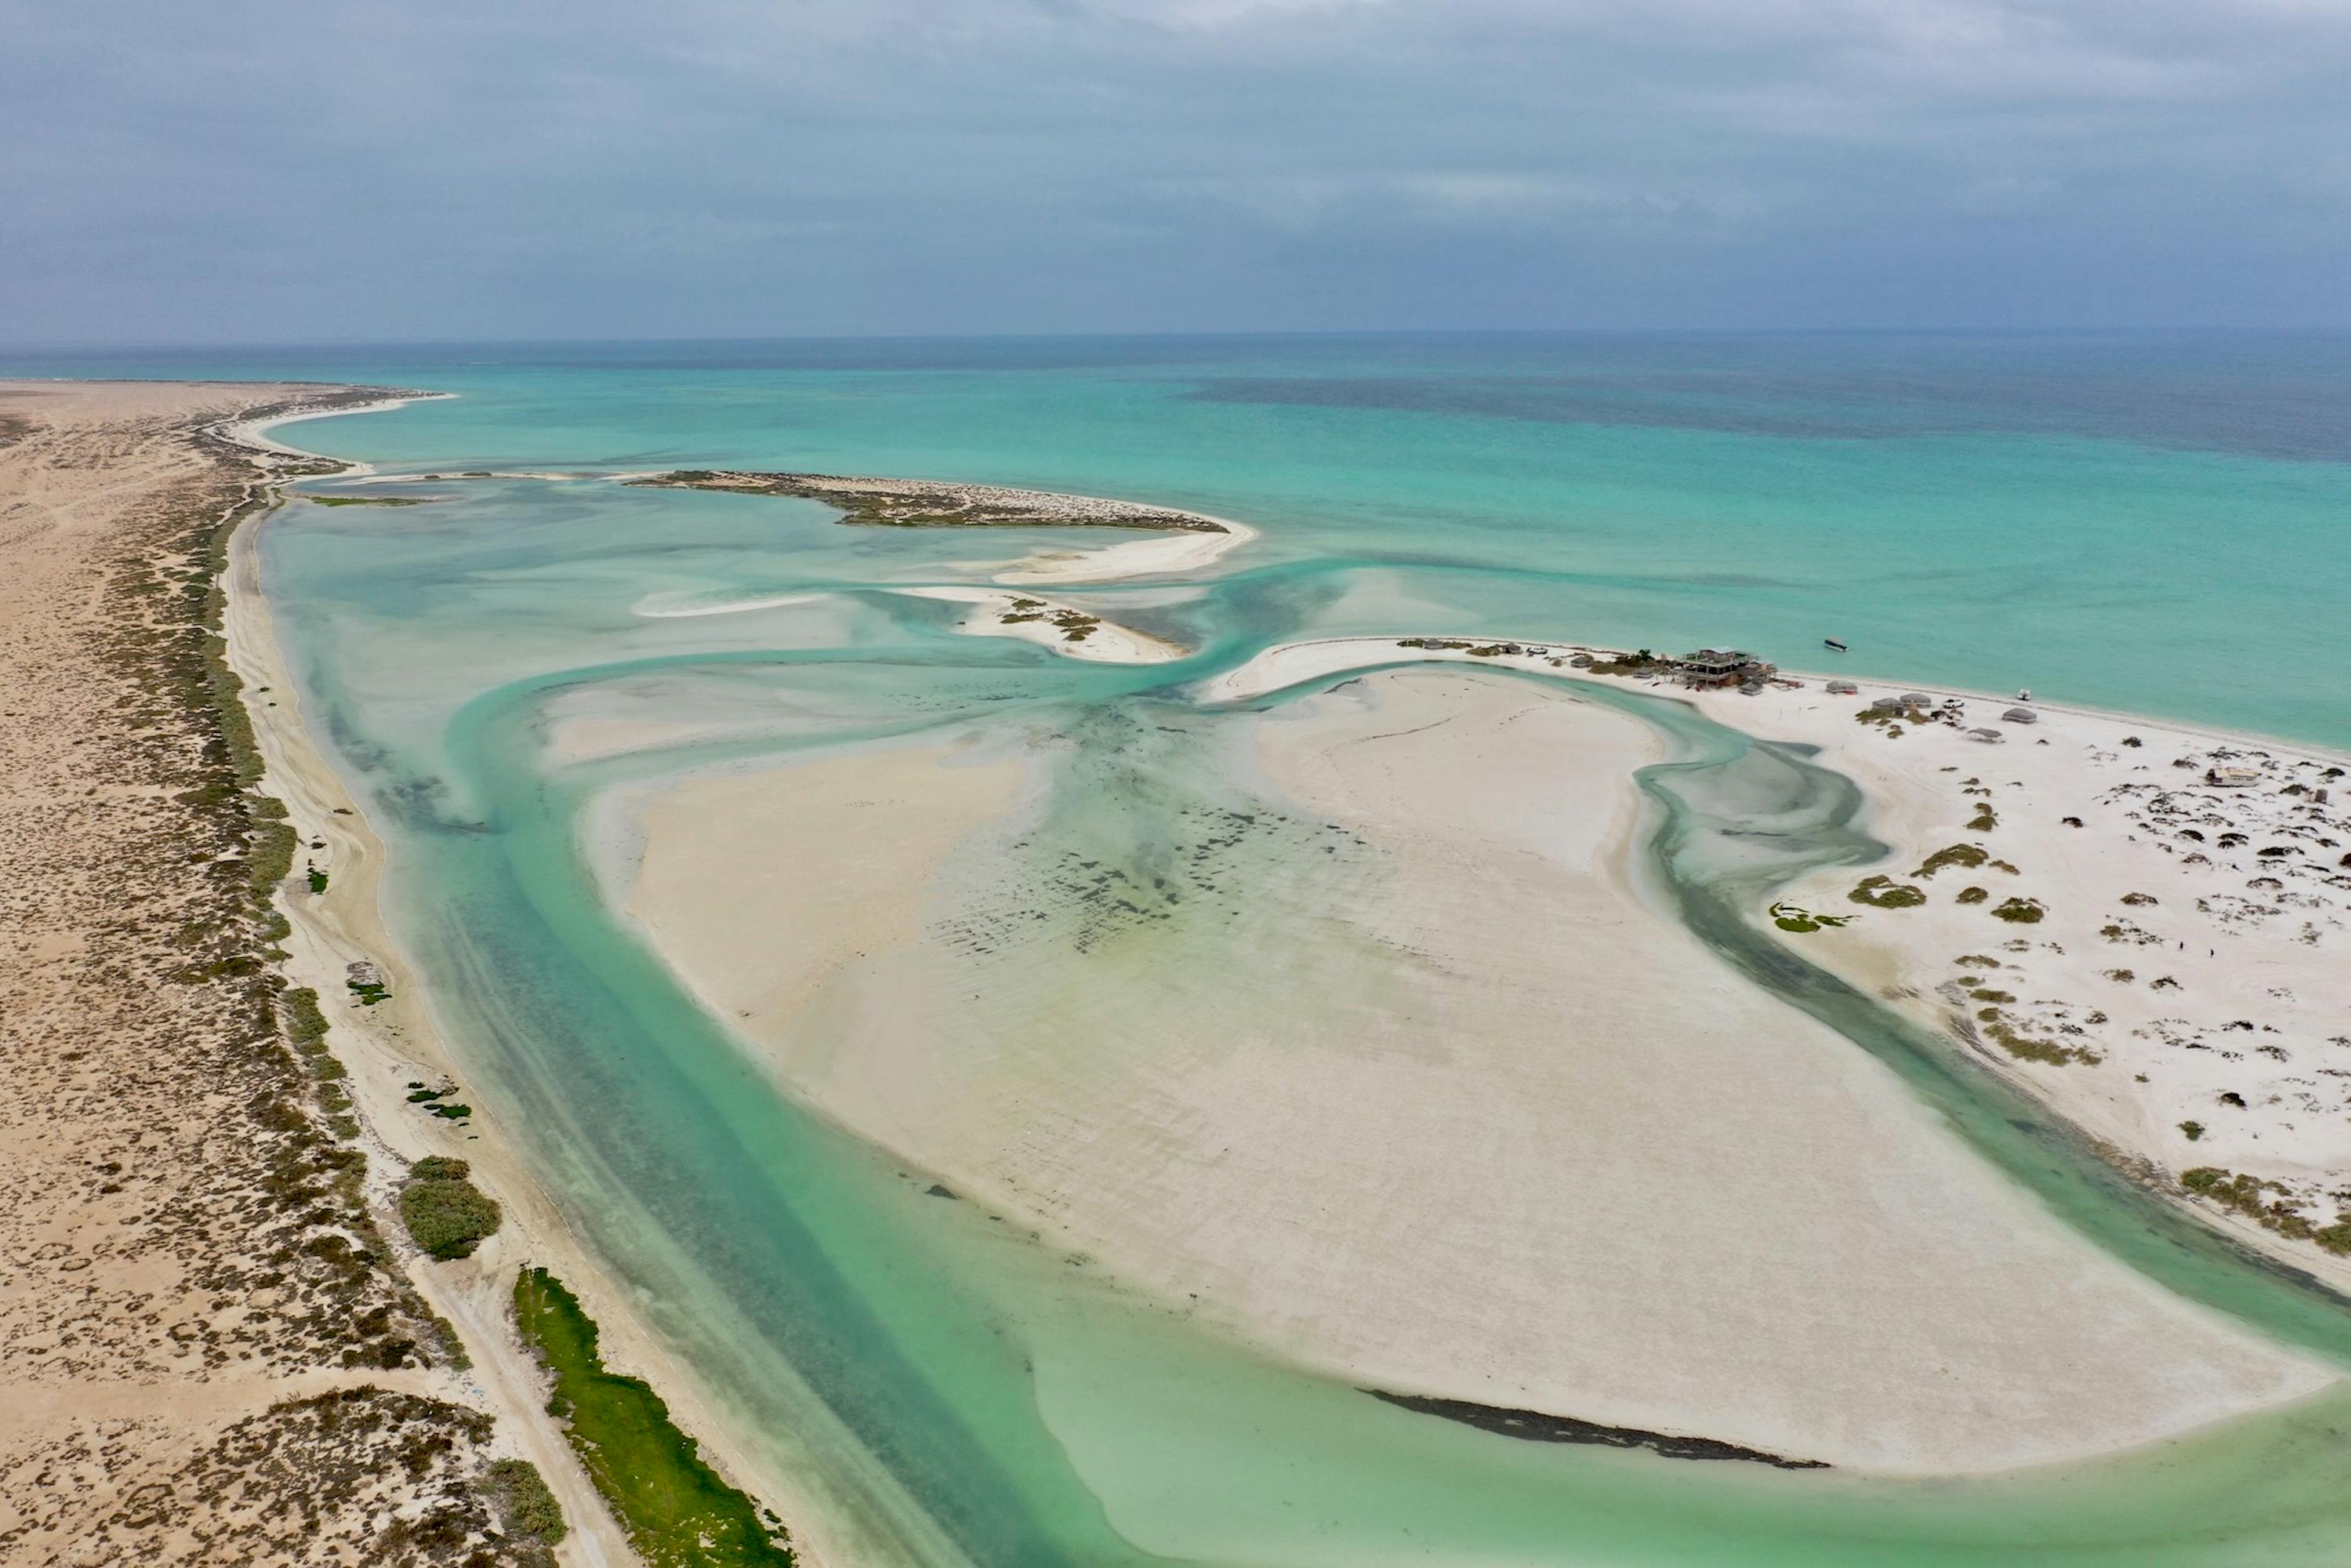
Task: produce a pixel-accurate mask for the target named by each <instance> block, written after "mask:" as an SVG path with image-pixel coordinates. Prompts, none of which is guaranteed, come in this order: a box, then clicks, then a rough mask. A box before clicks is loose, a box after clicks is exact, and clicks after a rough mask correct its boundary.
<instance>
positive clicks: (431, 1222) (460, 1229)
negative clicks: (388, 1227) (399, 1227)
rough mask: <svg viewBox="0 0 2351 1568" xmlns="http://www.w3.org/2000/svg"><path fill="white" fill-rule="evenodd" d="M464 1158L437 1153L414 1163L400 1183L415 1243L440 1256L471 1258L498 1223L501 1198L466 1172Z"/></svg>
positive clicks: (469, 1170) (405, 1220)
mask: <svg viewBox="0 0 2351 1568" xmlns="http://www.w3.org/2000/svg"><path fill="white" fill-rule="evenodd" d="M472 1174H473V1167H472V1166H469V1165H467V1164H466V1163H465V1161H464V1160H452V1159H444V1158H441V1157H439V1156H435V1157H434V1158H431V1159H423V1160H419V1161H417V1162H416V1164H415V1165H414V1166H412V1167H410V1169H409V1173H408V1181H407V1183H406V1184H405V1185H404V1186H402V1187H401V1189H400V1218H401V1219H402V1222H403V1223H405V1224H406V1225H407V1227H408V1234H409V1236H410V1237H411V1238H412V1239H413V1240H414V1241H415V1243H416V1245H417V1246H419V1247H421V1248H423V1249H424V1250H425V1251H426V1252H427V1253H429V1254H431V1255H432V1256H433V1257H435V1258H470V1257H472V1256H473V1253H474V1249H475V1248H476V1247H479V1246H480V1245H481V1244H482V1243H483V1242H484V1241H486V1240H487V1239H489V1238H490V1236H491V1235H492V1234H493V1233H495V1232H496V1229H497V1228H498V1220H499V1218H500V1216H499V1213H498V1203H497V1199H496V1198H494V1197H491V1196H490V1195H489V1194H487V1193H486V1192H484V1191H483V1190H482V1189H481V1188H479V1187H477V1186H475V1185H474V1184H473V1183H472V1182H471V1181H468V1180H467V1179H466V1178H467V1177H468V1176H471V1175H472Z"/></svg>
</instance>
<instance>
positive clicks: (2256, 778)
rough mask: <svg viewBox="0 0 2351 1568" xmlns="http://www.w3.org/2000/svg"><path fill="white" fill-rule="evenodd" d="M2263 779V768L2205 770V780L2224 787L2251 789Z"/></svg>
mask: <svg viewBox="0 0 2351 1568" xmlns="http://www.w3.org/2000/svg"><path fill="white" fill-rule="evenodd" d="M2261 781H2262V770H2261V769H2260V768H2206V769H2205V770H2204V782H2205V783H2207V784H2217V785H2219V786H2220V788H2221V789H2250V788H2251V787H2252V786H2253V785H2255V784H2258V783H2260V782H2261Z"/></svg>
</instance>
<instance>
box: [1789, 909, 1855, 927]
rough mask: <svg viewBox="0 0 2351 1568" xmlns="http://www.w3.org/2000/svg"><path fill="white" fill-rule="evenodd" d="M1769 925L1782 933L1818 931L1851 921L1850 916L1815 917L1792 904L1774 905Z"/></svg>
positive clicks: (1809, 911) (1806, 910)
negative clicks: (1825, 926)
mask: <svg viewBox="0 0 2351 1568" xmlns="http://www.w3.org/2000/svg"><path fill="white" fill-rule="evenodd" d="M1770 913H1771V924H1772V925H1776V926H1778V927H1779V928H1780V929H1781V930H1782V931H1818V930H1819V929H1820V928H1821V927H1822V926H1823V925H1844V924H1846V923H1847V922H1849V921H1850V920H1852V919H1853V916H1852V915H1815V914H1813V912H1812V911H1811V910H1809V909H1800V908H1798V907H1797V906H1796V905H1795V904H1773V905H1772V906H1771V911H1770Z"/></svg>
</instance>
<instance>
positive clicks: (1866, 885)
mask: <svg viewBox="0 0 2351 1568" xmlns="http://www.w3.org/2000/svg"><path fill="white" fill-rule="evenodd" d="M1845 896H1846V897H1847V898H1849V899H1851V900H1853V902H1854V903H1855V904H1868V905H1869V906H1870V907H1871V908H1873V909H1915V908H1916V907H1917V906H1918V905H1919V904H1924V903H1926V902H1927V892H1926V889H1924V888H1919V887H1913V886H1911V885H1910V884H1909V883H1906V882H1896V881H1895V880H1894V879H1893V878H1892V877H1890V876H1866V877H1864V878H1862V879H1861V882H1860V883H1859V884H1858V885H1856V886H1855V888H1854V890H1853V891H1852V892H1851V893H1848V894H1845Z"/></svg>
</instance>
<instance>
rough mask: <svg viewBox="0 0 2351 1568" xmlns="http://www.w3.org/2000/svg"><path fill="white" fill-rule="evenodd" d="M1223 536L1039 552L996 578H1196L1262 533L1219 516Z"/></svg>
mask: <svg viewBox="0 0 2351 1568" xmlns="http://www.w3.org/2000/svg"><path fill="white" fill-rule="evenodd" d="M1210 520H1211V521H1213V522H1215V523H1216V525H1217V528H1218V529H1220V530H1221V531H1220V532H1215V533H1209V532H1175V531H1171V532H1167V533H1160V534H1155V535H1153V536H1151V537H1150V538H1140V539H1128V540H1126V541H1125V542H1123V543H1122V544H1114V545H1111V546H1108V547H1106V548H1104V549H1084V550H1079V549H1072V550H1040V551H1038V552H1036V553H1035V554H1033V555H1030V556H1029V557H1027V558H1025V559H1022V560H1021V561H1020V562H1019V563H1018V564H1017V565H1014V566H1012V567H1009V568H1008V569H1007V570H1002V571H999V572H998V573H997V574H996V580H997V581H998V582H1008V583H1035V584H1040V585H1045V586H1050V585H1051V584H1054V583H1080V582H1123V581H1126V580H1131V579H1134V578H1144V577H1164V576H1175V575H1177V574H1190V573H1197V572H1200V571H1204V570H1207V568H1209V567H1212V566H1214V565H1215V564H1216V563H1217V562H1218V561H1220V560H1222V559H1224V558H1225V557H1226V556H1228V555H1230V554H1231V553H1232V552H1233V551H1235V550H1237V549H1240V548H1241V546H1243V545H1245V544H1247V543H1249V541H1250V540H1251V539H1253V538H1257V537H1258V530H1257V529H1255V528H1251V527H1249V525H1248V524H1247V523H1237V522H1234V521H1233V520H1232V519H1231V518H1229V517H1216V518H1212V519H1210Z"/></svg>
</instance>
